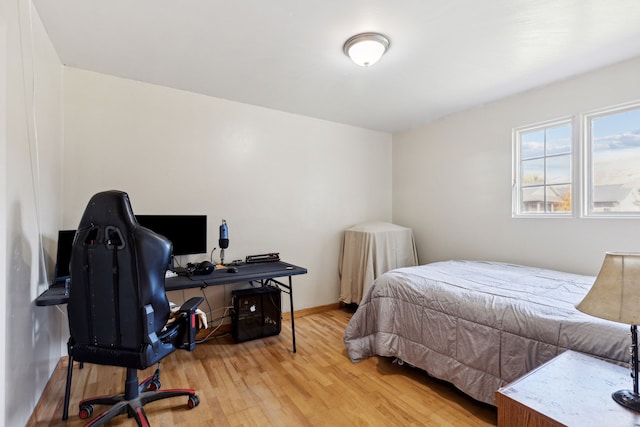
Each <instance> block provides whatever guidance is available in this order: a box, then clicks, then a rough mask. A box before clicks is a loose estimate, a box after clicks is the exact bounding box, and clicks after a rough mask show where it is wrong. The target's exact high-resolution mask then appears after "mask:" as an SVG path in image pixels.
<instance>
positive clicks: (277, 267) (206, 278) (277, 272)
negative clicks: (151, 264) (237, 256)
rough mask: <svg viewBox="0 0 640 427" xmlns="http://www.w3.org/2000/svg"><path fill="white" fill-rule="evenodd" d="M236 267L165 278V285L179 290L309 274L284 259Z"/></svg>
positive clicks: (173, 289)
mask: <svg viewBox="0 0 640 427" xmlns="http://www.w3.org/2000/svg"><path fill="white" fill-rule="evenodd" d="M236 269H237V270H238V271H237V272H236V273H229V272H228V271H227V270H225V269H221V270H214V271H213V272H212V273H209V274H205V275H202V276H178V277H169V278H167V279H165V281H164V287H165V289H166V290H167V291H177V290H181V289H189V288H200V287H207V286H217V285H231V284H234V283H242V282H250V281H252V280H265V279H273V278H275V277H287V276H296V275H298V274H307V269H306V268H302V267H298V266H296V265H293V264H288V263H286V262H282V261H275V262H260V263H255V264H240V265H238V266H236Z"/></svg>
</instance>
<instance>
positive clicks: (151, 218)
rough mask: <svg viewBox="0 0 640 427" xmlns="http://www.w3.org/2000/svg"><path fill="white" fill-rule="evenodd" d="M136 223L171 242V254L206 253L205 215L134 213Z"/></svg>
mask: <svg viewBox="0 0 640 427" xmlns="http://www.w3.org/2000/svg"><path fill="white" fill-rule="evenodd" d="M136 219H137V220H138V223H139V224H140V225H142V226H143V227H146V228H148V229H149V230H151V231H154V232H156V233H158V234H160V235H162V236H164V237H166V238H167V239H169V240H171V242H172V243H173V255H192V254H205V253H207V216H206V215H136Z"/></svg>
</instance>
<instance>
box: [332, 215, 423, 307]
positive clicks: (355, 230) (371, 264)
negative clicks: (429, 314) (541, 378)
mask: <svg viewBox="0 0 640 427" xmlns="http://www.w3.org/2000/svg"><path fill="white" fill-rule="evenodd" d="M417 264H418V254H417V252H416V245H415V241H414V240H413V231H412V230H411V229H410V228H408V227H402V226H400V225H396V224H391V223H387V222H367V223H363V224H359V225H355V226H353V227H351V228H348V229H346V230H345V231H344V237H343V242H342V248H341V253H340V260H339V272H340V301H341V302H344V303H347V304H351V303H355V304H358V303H360V300H361V299H362V296H363V295H364V294H365V292H366V291H367V289H369V287H370V286H371V284H372V283H373V281H374V280H375V279H376V278H377V277H378V276H380V275H382V274H383V273H385V272H387V271H389V270H393V269H394V268H400V267H410V266H415V265H417Z"/></svg>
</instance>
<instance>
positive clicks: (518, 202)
mask: <svg viewBox="0 0 640 427" xmlns="http://www.w3.org/2000/svg"><path fill="white" fill-rule="evenodd" d="M563 125H569V128H570V132H571V153H570V154H569V160H570V165H569V167H570V173H569V176H570V182H569V183H568V185H569V188H570V192H571V209H570V210H568V211H558V212H525V211H523V210H522V191H521V189H522V182H521V167H522V155H521V141H522V137H521V136H522V135H523V134H525V133H530V132H533V131H536V130H543V131H546V130H547V129H550V128H554V127H558V126H563ZM576 129H579V127H578V126H576V117H575V116H565V117H560V118H556V119H553V120H548V121H545V122H540V123H535V124H530V125H526V126H521V127H517V128H514V129H512V133H511V135H512V163H513V164H512V180H511V182H512V196H511V200H512V211H511V216H512V217H513V218H575V217H576V216H577V207H578V206H580V200H579V199H580V191H576V182H579V178H580V172H579V168H580V167H581V165H580V163H581V162H579V161H577V160H578V159H579V158H580V157H579V152H578V150H579V145H580V144H578V143H577V141H579V139H580V135H579V131H578V132H577V131H576ZM548 157H555V156H554V155H551V156H547V155H546V153H545V154H544V156H542V157H541V158H544V159H546V158H548ZM541 187H543V188H545V189H546V188H547V187H549V185H548V184H547V183H546V171H545V180H544V183H543V184H542V185H541Z"/></svg>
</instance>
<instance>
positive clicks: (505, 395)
mask: <svg viewBox="0 0 640 427" xmlns="http://www.w3.org/2000/svg"><path fill="white" fill-rule="evenodd" d="M632 388H633V379H632V378H631V375H630V370H629V369H627V368H624V367H621V366H618V365H614V364H612V363H609V362H605V361H602V360H600V359H596V358H595V357H591V356H587V355H585V354H582V353H576V352H573V351H566V352H564V353H562V354H561V355H559V356H558V357H556V358H554V359H553V360H551V361H549V362H547V363H546V364H544V365H542V366H540V367H538V368H536V369H534V370H533V371H531V372H529V373H528V374H526V375H525V376H523V377H522V378H520V379H518V380H516V381H514V382H512V383H511V384H509V385H507V386H505V387H503V388H501V389H500V390H498V391H497V392H496V405H497V406H498V426H499V427H551V426H553V427H555V426H581V427H587V426H594V427H596V426H597V427H608V426H612V427H614V426H615V427H617V426H629V427H634V426H640V413H636V412H634V411H631V410H629V409H626V408H624V407H623V406H620V405H619V404H617V403H616V402H615V401H614V400H613V399H612V398H611V393H613V392H614V391H617V390H620V389H632Z"/></svg>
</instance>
